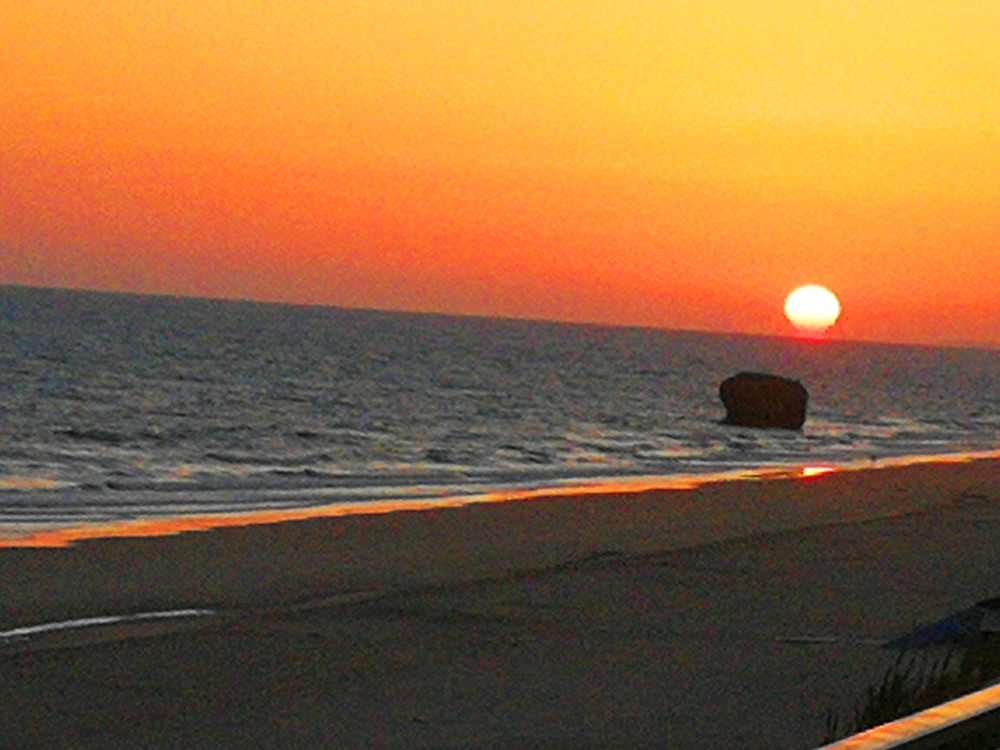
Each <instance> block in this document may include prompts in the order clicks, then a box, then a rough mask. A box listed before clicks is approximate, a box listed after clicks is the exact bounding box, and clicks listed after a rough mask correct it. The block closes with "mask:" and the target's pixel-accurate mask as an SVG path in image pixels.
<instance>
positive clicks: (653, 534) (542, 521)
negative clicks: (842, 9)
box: [0, 457, 1000, 631]
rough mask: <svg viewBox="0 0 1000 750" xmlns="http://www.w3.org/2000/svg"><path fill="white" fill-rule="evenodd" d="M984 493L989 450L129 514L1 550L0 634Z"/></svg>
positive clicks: (713, 536)
mask: <svg viewBox="0 0 1000 750" xmlns="http://www.w3.org/2000/svg"><path fill="white" fill-rule="evenodd" d="M631 486H632V487H634V485H631ZM979 496H982V497H990V498H996V497H1000V459H997V458H993V457H991V458H977V459H970V458H968V457H966V458H963V459H957V458H956V459H953V460H950V461H920V462H915V463H914V462H908V463H907V464H906V465H902V466H876V467H871V468H863V469H862V468H859V469H857V470H840V471H831V472H825V473H820V474H817V475H815V476H807V477H802V476H801V475H798V476H790V475H788V474H787V473H785V474H774V473H772V474H770V475H769V474H765V475H762V476H759V477H758V478H756V479H746V478H744V479H741V480H737V481H714V482H702V483H696V484H694V485H693V486H684V487H674V488H669V489H663V488H657V489H643V490H640V491H635V490H630V491H622V490H620V489H619V490H618V491H607V490H606V489H604V490H598V489H594V490H593V491H586V490H585V491H580V490H578V489H575V488H574V489H567V490H566V491H565V492H561V493H560V492H555V493H554V492H551V491H548V492H546V491H544V490H537V491H533V492H532V493H530V496H529V497H510V496H506V495H504V496H500V497H497V498H493V499H492V500H479V501H470V500H469V499H468V498H461V499H458V500H456V501H454V502H453V503H451V504H435V505H432V506H431V507H425V508H420V509H414V508H412V506H410V507H408V508H407V509H405V510H406V511H407V512H392V511H394V510H400V509H399V508H389V509H386V508H382V509H377V508H376V509H370V510H369V512H367V513H363V514H353V515H352V514H330V515H318V516H317V515H309V516H307V517H304V518H298V519H288V518H286V517H284V516H281V515H278V514H269V515H265V516H263V517H261V516H258V517H256V518H255V519H254V520H255V523H247V521H248V519H246V518H232V517H226V518H222V519H220V518H212V519H209V523H207V524H206V525H204V526H199V525H198V524H200V523H203V520H202V519H187V520H185V519H181V520H180V521H178V520H176V519H175V520H172V521H170V522H168V523H170V524H173V525H172V526H169V527H166V528H165V527H164V526H162V525H157V524H156V523H150V524H147V525H145V526H144V525H143V523H142V522H139V523H138V524H136V525H128V526H127V528H125V529H124V531H127V532H128V533H127V534H126V533H124V532H123V533H121V534H120V535H113V534H107V533H106V532H107V529H103V530H100V531H101V533H100V534H95V536H93V537H88V536H78V537H74V538H68V537H67V536H62V537H59V539H60V541H61V542H62V543H61V545H56V544H50V545H34V546H25V545H19V546H12V545H7V546H4V547H2V548H0V580H3V581H5V589H6V595H5V597H4V598H3V601H0V631H7V630H11V629H14V628H19V627H25V626H33V625H39V624H43V623H47V622H48V623H51V622H59V621H69V620H73V619H80V618H85V617H93V616H103V615H121V614H124V615H127V614H130V613H135V612H150V611H162V610H180V609H187V608H207V609H214V610H219V611H225V610H234V609H235V610H256V609H270V608H274V607H285V606H291V605H293V604H295V603H298V602H304V601H308V600H314V599H322V598H324V597H330V596H337V595H341V594H356V593H358V592H373V593H377V592H392V591H397V590H402V589H407V588H412V587H419V586H427V585H445V584H451V583H462V582H469V581H473V580H478V579H486V578H490V577H495V576H503V575H509V574H513V573H516V572H518V571H520V570H525V569H536V568H545V567H548V566H553V565H559V564H562V563H566V562H568V561H572V560H579V559H585V558H588V557H591V556H593V555H600V554H606V553H617V554H649V553H655V552H664V551H671V550H678V549H684V548H687V547H694V546H699V545H704V544H712V543H719V542H722V541H725V540H730V539H736V538H743V537H753V536H760V535H766V534H770V533H776V532H784V531H794V530H797V529H806V528H812V527H816V526H824V525H837V524H844V523H854V522H861V521H868V520H874V519H879V518H886V517H893V516H900V515H906V514H909V513H914V512H921V511H926V510H929V509H932V508H934V507H940V506H943V505H948V504H953V503H956V502H959V501H960V500H961V498H963V497H979ZM178 524H180V526H178ZM195 530H197V533H196V531H195ZM85 531H86V530H85ZM120 531H122V530H121V529H120ZM144 531H145V532H152V533H147V534H143V533H142V532H144ZM180 532H184V533H180ZM53 533H62V534H64V535H65V534H66V532H53Z"/></svg>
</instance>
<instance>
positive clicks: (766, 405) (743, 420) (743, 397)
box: [719, 372, 809, 430]
mask: <svg viewBox="0 0 1000 750" xmlns="http://www.w3.org/2000/svg"><path fill="white" fill-rule="evenodd" d="M719 398H721V399H722V403H723V404H725V405H726V418H725V419H724V420H722V422H723V424H733V425H739V426H741V427H778V428H781V429H785V430H799V429H802V423H803V422H805V421H806V403H807V402H808V401H809V393H808V391H806V389H805V386H803V385H802V383H800V382H799V381H797V380H789V379H788V378H783V377H780V376H778V375H768V374H766V373H762V372H741V373H739V374H738V375H733V376H732V377H731V378H726V379H725V380H723V381H722V385H720V386H719Z"/></svg>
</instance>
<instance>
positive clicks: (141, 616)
mask: <svg viewBox="0 0 1000 750" xmlns="http://www.w3.org/2000/svg"><path fill="white" fill-rule="evenodd" d="M214 614H216V612H215V610H214V609H172V610H167V611H165V612H137V613H135V614H132V615H104V616H102V617H84V618H82V619H79V620H65V621H62V622H47V623H44V624H42V625H28V626H26V627H22V628H14V629H13V630H3V631H0V641H6V640H13V639H15V638H30V637H31V636H33V635H39V634H40V633H52V632H56V631H59V630H71V629H73V628H90V627H95V626H97V625H114V624H117V623H122V622H136V621H139V620H164V619H168V618H181V617H211V616H212V615H214Z"/></svg>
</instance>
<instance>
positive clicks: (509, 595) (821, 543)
mask: <svg viewBox="0 0 1000 750" xmlns="http://www.w3.org/2000/svg"><path fill="white" fill-rule="evenodd" d="M998 571H1000V463H998V462H997V461H996V460H980V461H972V462H957V463H934V464H917V465H912V466H905V467H891V468H871V469H866V470H859V471H845V472H834V473H829V474H824V475H821V476H814V477H809V478H791V477H785V478H765V479H757V480H743V481H734V482H721V483H714V484H706V485H702V486H699V487H696V488H692V489H684V490H651V491H645V492H638V493H636V492H622V493H610V494H601V495H597V494H595V495H581V496H576V497H574V496H562V497H552V498H544V497H543V498H536V499H531V500H520V501H512V502H492V503H482V504H473V505H466V506H463V507H457V508H444V509H438V510H423V511H415V512H399V513H390V514H381V515H363V516H360V515H359V516H346V517H333V518H315V519H308V520H301V521H294V522H287V523H279V524H257V525H249V526H240V527H232V526H231V527H221V528H215V529H211V530H207V531H201V532H192V533H184V534H176V535H171V536H151V537H144V538H110V539H91V540H86V541H79V542H77V543H75V544H73V545H72V546H67V547H52V548H5V549H0V580H2V581H3V582H4V583H3V596H2V597H0V630H10V629H12V628H17V627H22V626H28V625H33V624H38V623H44V622H50V621H56V620H67V619H72V618H82V617H92V616H98V615H105V614H127V613H135V612H144V611H156V610H168V609H184V608H205V609H211V610H213V611H214V612H215V613H216V614H215V615H213V616H210V617H201V618H191V619H185V620H178V621H156V622H153V621H143V622H132V623H121V624H118V625H114V626H108V627H104V628H87V629H76V630H72V631H62V632H58V633H53V634H49V635H38V636H35V637H32V638H28V639H7V640H6V642H5V643H4V644H3V645H2V646H0V649H2V657H0V672H2V678H0V686H2V687H0V690H2V693H0V725H2V726H3V727H5V743H6V745H9V746H11V747H43V746H45V747H95V748H96V747H101V748H113V747H177V746H184V747H205V748H208V747H226V746H228V747H240V746H251V745H253V746H258V747H308V746H327V747H345V748H353V747H358V748H365V747H372V748H378V747H399V748H406V747H441V748H450V747H454V748H458V747H468V748H481V747H482V748H503V747H511V748H529V747H530V748H563V747H565V748H570V747H574V748H581V747H584V748H585V747H594V748H598V747H602V748H603V747H622V748H625V747H629V748H634V747H678V748H724V747H736V746H739V747H745V748H753V747H760V748H765V747H767V748H808V747H811V746H816V745H817V744H819V739H820V737H821V735H822V731H823V723H824V718H825V714H826V711H827V710H829V709H839V710H842V711H843V712H845V713H848V714H849V713H850V709H851V706H852V704H853V702H854V701H855V699H857V698H859V697H860V695H861V693H862V691H863V689H864V686H865V685H867V684H868V682H870V681H872V680H874V679H877V678H878V677H879V676H880V675H881V672H882V670H884V669H885V667H886V666H887V665H888V664H890V663H891V662H892V661H893V660H894V659H895V656H896V655H895V653H892V652H889V651H886V650H883V649H880V648H879V647H878V645H879V644H881V643H883V642H884V641H886V640H888V639H890V638H892V637H893V636H896V635H899V634H901V633H904V632H906V631H908V630H909V629H910V628H912V627H913V626H915V625H918V624H920V623H924V622H928V621H933V620H937V619H940V618H942V617H944V616H946V615H948V614H949V613H951V612H953V611H955V610H958V609H962V608H964V607H967V606H969V605H971V604H973V603H974V602H976V601H978V600H981V599H985V598H988V597H993V596H997V595H1000V573H998ZM6 745H5V746H6Z"/></svg>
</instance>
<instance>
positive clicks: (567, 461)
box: [0, 287, 1000, 533]
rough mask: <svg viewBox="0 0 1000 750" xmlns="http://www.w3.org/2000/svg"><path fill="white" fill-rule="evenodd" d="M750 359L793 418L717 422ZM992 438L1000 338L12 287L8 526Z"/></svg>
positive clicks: (832, 457) (2, 461) (4, 462)
mask: <svg viewBox="0 0 1000 750" xmlns="http://www.w3.org/2000/svg"><path fill="white" fill-rule="evenodd" d="M740 370H764V371H770V372H776V373H780V374H783V375H787V376H790V377H793V378H797V379H799V380H801V381H802V382H803V384H804V385H805V386H806V387H807V388H808V389H809V392H810V408H809V416H808V419H807V422H806V424H805V427H804V429H803V430H802V431H801V432H785V431H764V430H752V429H741V428H733V427H727V426H722V425H720V424H719V420H720V419H721V418H722V416H723V415H724V413H725V412H724V409H723V407H722V404H721V402H720V401H719V398H718V385H719V383H720V382H721V381H722V380H723V379H724V378H726V377H727V376H729V375H731V374H733V373H735V372H738V371H740ZM998 447H1000V351H995V350H977V349H943V348H931V347H914V346H890V345H879V344H861V343H846V342H834V341H829V342H814V341H813V342H810V341H802V340H796V339H784V338H773V337H754V336H738V335H723V334H708V333H693V332H671V331H661V330H652V329H635V328H606V327H598V326H584V325H566V324H555V323H543V322H529V321H512V320H496V319H484V318H458V317H447V316H436V315H414V314H401V313H384V312H375V311H357V310H343V309H337V308H328V307H327V308H323V307H295V306H282V305H267V304H258V303H250V302H227V301H211V300H193V299H175V298H167V297H149V296H137V295H118V294H102V293H94V292H72V291H55V290H39V289H28V288H22V287H0V525H2V526H4V527H5V528H6V529H7V533H12V532H13V531H15V530H16V529H23V528H30V527H36V526H38V525H47V524H56V525H65V524H67V523H75V522H80V521H107V520H114V519H127V518H139V517H148V516H158V515H173V514H178V513H201V512H216V511H218V512H221V511H233V510H251V509H259V508H265V507H268V508H273V507H298V506H306V505H315V504H329V503H332V502H339V501H345V500H351V501H365V500H370V499H385V498H390V497H391V498H406V497H427V496H439V495H447V494H462V493H474V492H479V491H482V490H484V489H488V488H489V489H495V488H507V487H515V486H516V487H544V486H547V485H550V484H555V483H560V482H563V483H564V482H567V481H576V480H579V481H587V480H593V479H595V478H601V477H622V476H674V475H683V474H701V473H714V472H720V471H730V470H739V469H753V468H759V467H771V466H792V467H794V466H802V465H804V464H845V463H851V462H854V461H858V460H865V461H870V460H872V459H873V458H874V459H875V460H884V459H888V458H899V457H907V456H922V455H942V454H952V453H965V452H977V451H985V450H995V449H997V448H998Z"/></svg>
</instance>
